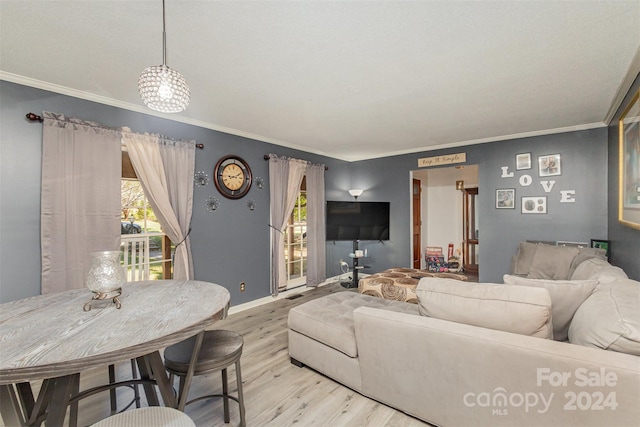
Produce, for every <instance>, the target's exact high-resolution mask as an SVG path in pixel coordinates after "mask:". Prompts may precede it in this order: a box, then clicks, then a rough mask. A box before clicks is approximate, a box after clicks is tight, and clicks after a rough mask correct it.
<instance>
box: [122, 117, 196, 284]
mask: <svg viewBox="0 0 640 427" xmlns="http://www.w3.org/2000/svg"><path fill="white" fill-rule="evenodd" d="M125 130H127V129H125ZM122 139H123V141H124V143H125V145H126V147H127V151H128V152H129V158H130V159H131V163H132V164H133V168H134V169H135V171H136V175H138V178H139V179H140V183H141V184H142V188H143V189H144V193H145V195H146V196H147V198H148V199H149V203H150V204H151V207H152V208H153V211H154V212H155V214H156V216H157V217H158V221H159V222H160V225H161V226H162V230H163V231H164V232H165V233H166V234H167V236H169V239H171V241H172V242H173V243H174V244H176V251H175V256H174V262H173V278H174V279H176V280H187V279H192V278H193V261H192V258H191V244H190V242H189V237H188V233H189V227H190V226H191V216H192V212H193V175H194V171H195V143H194V142H193V141H175V140H171V139H167V138H162V137H160V136H158V135H148V134H145V135H142V134H135V133H130V132H123V135H122Z"/></svg>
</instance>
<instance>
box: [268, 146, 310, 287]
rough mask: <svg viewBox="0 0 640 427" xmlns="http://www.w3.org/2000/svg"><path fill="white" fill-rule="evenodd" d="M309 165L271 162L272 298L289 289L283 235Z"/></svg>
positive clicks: (295, 161) (293, 160) (279, 160)
mask: <svg viewBox="0 0 640 427" xmlns="http://www.w3.org/2000/svg"><path fill="white" fill-rule="evenodd" d="M306 169H307V162H305V161H302V160H296V159H282V158H277V157H275V156H271V158H270V159H269V192H270V194H269V196H270V199H271V202H270V221H271V223H270V224H271V281H270V286H271V295H272V296H274V297H275V296H277V295H278V292H279V291H280V290H283V289H285V288H286V287H287V273H286V263H285V259H284V240H283V238H282V237H283V233H284V230H285V227H286V226H287V220H288V219H289V215H291V211H293V207H294V206H295V204H296V199H297V198H298V193H299V192H300V184H301V183H302V178H303V177H304V173H305V170H306Z"/></svg>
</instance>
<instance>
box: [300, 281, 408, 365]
mask: <svg viewBox="0 0 640 427" xmlns="http://www.w3.org/2000/svg"><path fill="white" fill-rule="evenodd" d="M358 307H374V308H382V309H385V310H391V311H399V312H403V313H410V314H415V315H417V314H418V309H417V307H416V305H415V304H409V303H406V302H402V301H392V300H387V299H382V298H376V297H371V296H368V295H362V294H358V293H355V292H338V293H335V294H330V295H326V296H324V297H321V298H317V299H314V300H311V301H309V302H306V303H304V304H300V305H299V306H297V307H294V308H292V309H291V310H289V317H288V319H287V325H288V326H289V329H292V330H294V331H296V332H298V333H301V334H303V335H306V336H308V337H310V338H313V339H314V340H316V341H319V342H321V343H323V344H325V345H328V346H329V347H333V348H335V349H336V350H338V351H341V352H342V353H344V354H346V355H347V356H350V357H357V356H358V349H357V348H356V339H355V331H354V326H353V311H354V310H355V309H356V308H358Z"/></svg>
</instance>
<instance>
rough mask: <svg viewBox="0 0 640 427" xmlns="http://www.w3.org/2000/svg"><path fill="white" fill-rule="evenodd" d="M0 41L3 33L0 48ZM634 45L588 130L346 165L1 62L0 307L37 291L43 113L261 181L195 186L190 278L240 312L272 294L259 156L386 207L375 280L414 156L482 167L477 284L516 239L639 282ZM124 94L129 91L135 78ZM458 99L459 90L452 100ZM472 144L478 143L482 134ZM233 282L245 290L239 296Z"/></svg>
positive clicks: (396, 237)
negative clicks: (550, 160) (594, 251)
mask: <svg viewBox="0 0 640 427" xmlns="http://www.w3.org/2000/svg"><path fill="white" fill-rule="evenodd" d="M633 13H635V14H636V15H638V13H640V12H639V11H638V9H637V6H636V9H632V13H631V14H632V15H633ZM170 16H171V15H169V18H170ZM636 31H637V29H636ZM636 34H637V33H636ZM170 37H171V36H170ZM636 39H637V38H636ZM4 40H5V37H4V34H3V41H2V43H3V45H4V44H5V43H6V42H5V41H4ZM635 46H636V51H635V53H634V54H633V55H635V56H633V55H632V57H629V58H626V59H627V62H628V63H629V66H628V67H627V69H626V73H625V74H624V75H622V74H620V75H619V76H618V77H619V78H618V80H617V81H615V82H613V86H615V88H620V89H621V91H620V93H614V92H615V90H614V91H613V92H611V91H610V92H607V93H606V94H602V96H601V99H600V104H601V105H600V110H601V111H602V114H601V115H600V116H598V117H597V119H594V121H595V122H596V124H594V121H591V122H589V123H587V122H584V123H575V124H574V125H572V126H556V127H554V128H553V129H552V128H548V129H531V130H530V132H524V131H523V132H521V133H517V134H515V136H514V135H511V136H512V137H510V136H509V135H496V138H495V139H493V140H491V141H486V142H482V143H478V142H477V141H476V142H474V143H470V144H460V145H457V144H455V142H459V141H448V142H450V143H451V144H450V145H449V146H446V147H444V146H437V148H431V147H428V146H426V145H425V146H424V147H423V148H424V149H416V150H414V151H407V152H400V151H401V150H395V149H394V141H393V138H392V137H391V138H389V140H388V144H387V145H388V147H387V151H386V152H388V153H391V154H389V155H385V156H382V157H376V156H371V157H370V158H364V159H359V160H346V159H345V158H342V157H340V156H331V155H327V154H325V153H322V152H319V151H318V150H311V149H309V151H305V150H304V149H301V148H300V146H295V145H294V144H291V145H280V144H278V143H276V142H277V141H278V140H277V139H276V138H272V139H269V138H266V137H265V138H262V140H261V139H258V138H257V137H256V138H252V137H251V135H250V133H249V132H247V133H246V134H244V135H242V134H239V133H236V134H233V133H227V132H224V131H222V130H220V129H214V128H207V127H206V126H201V125H200V124H201V122H197V121H195V120H173V119H171V118H167V117H160V116H156V115H152V114H148V113H147V112H145V111H144V110H143V108H144V107H142V104H141V102H140V103H139V104H140V105H138V107H139V108H138V109H137V110H136V109H130V108H127V106H128V104H126V103H125V104H121V103H117V102H107V101H105V99H104V98H103V97H101V96H100V95H97V94H94V95H92V96H85V97H84V99H83V98H82V97H81V96H79V95H80V93H81V91H72V90H69V89H68V88H65V87H64V86H63V85H60V84H55V83H54V84H49V83H46V82H42V81H40V80H38V79H36V78H33V77H29V76H28V75H27V76H20V74H19V73H18V71H19V67H18V69H16V68H11V67H9V65H11V64H9V63H7V62H5V61H6V57H3V63H2V73H0V97H1V99H2V103H1V105H0V127H1V129H2V134H1V141H0V144H1V147H0V149H1V153H2V156H1V157H2V159H1V165H2V167H1V169H2V171H1V180H0V192H1V194H2V203H1V207H0V209H1V212H2V215H1V216H0V228H1V230H2V241H1V243H0V244H1V248H2V256H1V257H0V259H1V262H2V267H1V268H0V303H5V302H10V301H15V300H19V299H22V298H27V297H31V296H35V295H39V294H40V292H41V288H40V281H41V278H40V274H41V257H40V254H41V247H40V191H41V182H40V174H41V159H42V126H41V125H40V124H39V123H36V122H30V121H28V120H26V119H25V118H24V117H25V114H26V113H29V112H34V113H36V114H42V112H43V111H51V112H57V113H61V114H64V115H65V116H67V117H78V118H81V119H83V120H90V121H95V122H99V123H101V124H102V125H104V126H107V127H114V128H115V127H122V126H128V127H130V128H132V129H134V130H135V131H137V132H152V133H159V134H163V135H168V136H171V137H173V138H178V139H186V140H195V141H197V142H198V143H201V144H203V146H204V148H203V149H202V150H197V153H196V159H195V170H196V171H205V172H206V173H208V174H209V176H211V175H212V174H213V168H214V165H215V164H216V163H217V162H218V160H219V159H220V158H222V157H223V156H225V155H228V154H230V153H233V154H234V155H237V156H239V157H241V158H243V159H244V160H245V161H247V163H248V164H249V165H250V167H251V170H252V174H253V176H254V177H260V178H262V179H264V181H265V183H266V184H267V185H265V186H264V188H263V189H260V188H258V187H253V188H251V190H250V191H249V193H248V195H247V197H245V198H242V199H239V200H230V199H225V198H223V197H221V196H220V194H219V193H218V192H217V191H216V188H215V187H214V186H213V185H211V184H209V185H207V186H203V187H195V188H194V198H193V217H192V224H191V228H192V232H191V235H190V238H191V247H192V253H193V264H194V271H195V277H196V278H197V279H198V280H203V281H209V282H213V283H217V284H220V285H222V286H223V287H225V288H227V289H228V291H229V293H230V294H231V305H232V308H238V307H243V306H244V307H245V308H248V307H253V306H257V305H259V304H262V303H265V302H269V301H271V300H272V297H271V296H270V289H269V277H270V260H269V251H270V227H269V224H270V220H269V204H270V197H269V189H268V188H269V187H268V176H269V169H268V162H266V161H265V160H264V156H265V155H267V154H272V153H273V154H276V155H278V156H288V157H293V158H298V159H303V160H306V161H309V162H312V163H316V164H323V165H325V166H326V167H327V170H326V172H325V199H326V200H342V201H351V200H353V198H352V196H351V195H350V194H349V193H348V190H349V189H352V188H361V189H363V190H364V191H363V193H362V195H360V196H359V197H358V200H359V201H385V202H390V206H391V212H390V218H391V224H390V225H391V228H390V236H391V238H390V240H388V241H384V242H373V241H372V242H364V243H363V248H366V249H367V252H368V261H367V264H368V265H369V267H370V270H369V271H370V272H372V273H374V272H379V271H382V270H385V269H387V268H392V267H399V266H407V267H408V266H410V263H411V260H412V251H411V228H410V225H409V224H410V218H411V187H410V184H409V182H410V177H411V171H415V170H418V169H421V166H420V159H424V158H432V157H439V156H446V155H452V154H464V157H465V161H464V162H461V163H460V165H477V167H478V187H479V189H480V193H479V197H478V215H479V220H480V222H481V224H482V225H481V227H482V228H481V236H482V245H481V249H480V257H479V260H480V261H479V264H480V266H479V267H480V268H479V271H480V277H479V280H480V281H481V282H496V283H501V282H502V277H503V275H504V274H506V273H508V272H509V271H510V270H511V258H512V256H513V254H514V253H515V252H516V251H517V249H518V245H519V244H520V243H521V242H523V241H526V240H537V241H566V242H590V240H591V239H598V240H608V241H609V242H610V245H611V246H610V247H611V263H612V264H613V265H615V266H618V267H620V268H622V269H623V270H624V271H625V272H626V273H627V275H628V276H629V277H630V278H632V279H634V280H640V263H639V262H638V257H639V256H640V230H638V229H636V228H632V227H628V226H626V225H624V224H621V223H620V222H619V220H618V216H619V196H618V189H619V133H618V120H619V119H620V117H621V115H622V113H623V110H624V109H625V108H626V106H627V105H628V104H629V102H630V101H631V99H632V97H633V96H634V95H635V94H636V93H637V92H638V90H639V89H640V77H639V74H638V72H639V70H640V53H639V52H640V50H639V49H638V46H637V42H635ZM154 58H155V57H154ZM114 60H115V59H114ZM172 65H173V64H172ZM176 65H177V64H176ZM13 66H16V64H13ZM114 73H115V71H114ZM105 78H106V77H105ZM598 83H599V82H597V81H596V82H594V83H592V84H593V85H597V84H598ZM527 84H528V83H527V81H526V80H524V79H523V80H522V81H521V82H520V85H522V86H526V85H527ZM499 85H500V81H499V80H496V86H499ZM131 88H132V89H131V90H132V91H133V92H135V82H133V83H132V85H131ZM136 96H137V94H136ZM460 96H461V94H460V93H459V92H458V93H455V94H453V95H452V97H460ZM197 97H198V94H197V93H195V92H194V93H192V99H194V100H195V99H196V98H197ZM521 102H526V99H522V100H521ZM474 108H479V106H478V105H476V106H475V107H474ZM564 108H566V109H575V110H580V109H581V108H582V106H581V104H580V99H579V97H575V98H573V99H572V100H571V102H567V104H566V105H565V107H564ZM283 114H284V113H283ZM467 114H470V111H467ZM529 114H530V115H531V117H534V116H536V115H537V114H538V111H529ZM605 115H607V120H605V119H604V118H605ZM458 120H460V121H461V122H462V121H464V120H465V116H464V115H461V116H460V118H459V119H458ZM503 120H505V119H504V118H503V117H495V122H496V125H497V124H498V123H499V122H502V121H503ZM484 127H485V128H491V127H492V123H490V122H489V123H485V124H484ZM547 131H548V132H547ZM425 139H428V137H425ZM475 139H476V140H480V139H481V136H480V135H478V136H477V138H475ZM294 142H295V141H294ZM527 153H528V154H530V159H531V168H529V169H524V168H520V167H518V164H517V161H516V159H517V156H518V155H521V154H527ZM556 154H558V155H560V156H561V162H562V163H561V165H562V171H561V173H560V174H558V175H554V176H552V177H550V178H546V177H544V176H541V175H540V174H539V170H538V166H539V164H538V161H539V158H541V157H545V156H550V155H556ZM446 166H447V167H450V166H452V165H451V164H448V165H446ZM424 169H426V168H424ZM551 181H553V184H552V183H551ZM501 189H514V190H515V200H516V204H515V207H514V209H496V203H497V202H496V191H497V190H501ZM209 197H217V198H218V199H220V200H221V202H220V206H219V208H218V209H216V210H215V211H214V212H212V211H210V210H209V209H207V206H206V205H205V203H206V200H207V199H208V198H209ZM521 197H545V198H546V202H545V212H544V213H542V214H523V213H522V210H521V205H520V201H521ZM248 199H251V200H252V201H253V202H254V208H253V209H249V208H248V207H247V202H248ZM325 249H326V276H327V278H335V277H336V276H339V275H340V274H341V273H342V272H341V270H340V260H341V259H344V258H345V257H348V255H349V253H350V252H352V246H351V243H350V242H340V241H335V242H334V241H328V242H326V247H325ZM241 283H242V284H244V286H243V288H242V290H241V288H240V284H241Z"/></svg>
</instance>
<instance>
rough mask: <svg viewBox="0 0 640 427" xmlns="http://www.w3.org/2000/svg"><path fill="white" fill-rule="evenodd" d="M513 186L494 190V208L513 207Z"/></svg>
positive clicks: (514, 191) (514, 206)
mask: <svg viewBox="0 0 640 427" xmlns="http://www.w3.org/2000/svg"><path fill="white" fill-rule="evenodd" d="M515 200H516V190H515V188H501V189H498V190H496V209H515V208H516V204H515Z"/></svg>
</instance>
